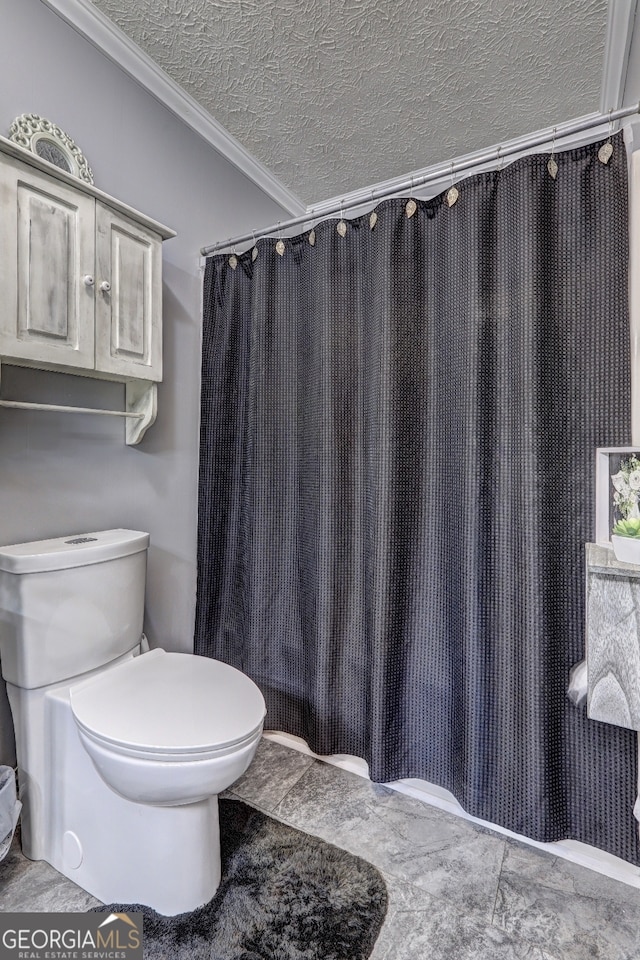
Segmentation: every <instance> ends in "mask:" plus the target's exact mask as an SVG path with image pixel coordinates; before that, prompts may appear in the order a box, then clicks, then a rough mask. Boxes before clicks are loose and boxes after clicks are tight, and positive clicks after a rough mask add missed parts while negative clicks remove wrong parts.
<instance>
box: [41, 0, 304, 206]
mask: <svg viewBox="0 0 640 960" xmlns="http://www.w3.org/2000/svg"><path fill="white" fill-rule="evenodd" d="M41 2H42V3H44V4H45V6H47V7H49V8H50V9H51V10H52V11H53V12H54V13H55V14H57V16H59V17H60V18H61V19H62V20H64V21H65V22H66V23H68V24H69V26H71V27H73V29H74V30H76V31H77V32H78V33H79V34H80V35H81V36H83V37H84V38H85V39H86V40H88V41H89V42H90V43H91V44H93V46H94V47H96V48H97V49H98V50H99V51H100V52H101V53H102V54H104V56H106V57H107V58H108V59H109V60H111V61H112V62H113V63H115V64H116V66H118V67H120V68H121V69H122V70H123V71H124V72H125V73H126V74H128V76H130V77H131V78H132V79H133V80H135V81H136V83H139V84H140V86H141V87H143V88H144V89H145V90H147V91H148V92H149V93H150V94H151V95H152V96H153V97H154V98H155V99H156V100H158V101H159V102H160V103H161V104H162V105H163V106H164V107H166V108H167V110H169V111H170V112H171V113H173V114H174V115H175V116H176V117H178V119H180V120H181V121H182V122H183V123H184V124H185V125H186V126H187V127H189V128H190V129H191V130H193V131H194V132H195V133H197V134H198V135H199V136H200V137H202V139H203V140H205V141H206V142H207V143H208V144H209V145H210V146H211V147H213V148H214V150H216V151H217V152H218V153H220V154H221V155H222V156H223V157H224V158H225V159H226V160H228V161H229V163H231V164H233V166H234V167H236V169H237V170H239V171H240V172H241V173H243V174H244V175H245V176H246V177H248V178H249V179H250V180H251V181H252V182H253V183H255V184H256V186H258V187H259V188H260V189H261V190H262V191H263V192H264V193H265V194H266V195H267V196H268V197H270V198H271V199H272V200H273V201H274V203H277V204H278V205H279V206H280V207H283V209H284V210H286V211H287V212H288V213H291V214H292V215H293V216H298V215H300V214H302V213H304V211H305V209H306V206H305V204H303V203H302V201H301V200H300V199H299V198H298V197H296V196H295V194H293V193H291V191H289V190H287V188H286V187H285V186H284V185H283V184H282V183H281V182H280V181H279V180H278V179H277V178H276V177H274V176H273V174H272V173H271V172H270V171H269V170H268V169H267V168H266V167H265V166H264V165H263V164H261V163H260V162H259V161H258V160H256V159H255V157H253V156H252V155H251V154H250V153H249V152H248V151H247V150H245V148H244V147H243V146H242V144H241V143H239V142H238V141H237V140H236V139H235V137H232V136H231V134H230V133H229V132H228V131H227V130H225V128H224V127H223V126H222V125H221V124H219V123H218V122H217V121H216V120H215V119H214V118H213V117H212V116H211V114H210V113H207V111H206V110H204V109H203V108H202V107H201V106H200V104H199V103H197V101H196V100H194V99H193V97H191V96H189V94H188V93H186V92H185V91H184V90H183V89H182V88H181V87H180V86H178V84H177V83H176V82H175V81H174V80H172V79H171V77H169V76H168V74H166V73H165V72H164V71H163V70H162V69H161V68H160V67H159V66H158V65H157V64H156V63H154V61H153V60H152V59H151V58H150V57H148V56H147V54H146V53H144V51H142V50H141V49H140V47H138V46H137V44H135V43H134V42H133V41H132V40H130V39H129V37H127V36H126V34H124V33H123V32H122V30H120V29H119V28H118V27H117V26H116V25H115V24H114V23H112V22H111V20H109V19H108V17H105V15H104V14H103V13H102V12H101V11H100V10H98V9H97V7H95V6H94V4H93V3H91V2H90V0H41Z"/></svg>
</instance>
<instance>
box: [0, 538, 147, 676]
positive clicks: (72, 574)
mask: <svg viewBox="0 0 640 960" xmlns="http://www.w3.org/2000/svg"><path fill="white" fill-rule="evenodd" d="M148 545H149V534H148V533H142V532H140V531H138V530H102V531H99V532H98V533H83V534H75V535H73V536H68V537H60V538H59V539H55V540H39V541H36V542H33V543H19V544H14V545H12V546H7V547H0V661H1V664H2V676H3V677H4V679H5V680H6V681H7V682H8V683H13V684H15V685H16V686H18V687H24V688H27V689H32V688H34V687H42V686H45V685H47V684H50V683H57V682H59V681H62V680H67V679H70V678H72V677H76V676H80V674H83V673H86V672H87V671H88V670H93V669H95V668H96V667H100V666H103V665H104V664H107V663H109V662H110V661H111V660H115V659H116V657H119V656H121V655H122V654H124V653H127V652H128V651H129V650H132V649H133V648H134V647H135V646H136V644H137V643H139V641H140V637H141V634H142V620H143V614H144V590H145V579H146V567H147V548H148Z"/></svg>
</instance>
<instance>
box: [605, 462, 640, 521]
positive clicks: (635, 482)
mask: <svg viewBox="0 0 640 960" xmlns="http://www.w3.org/2000/svg"><path fill="white" fill-rule="evenodd" d="M611 483H612V484H613V488H614V494H613V505H614V508H615V511H616V514H617V515H618V517H619V518H620V519H619V520H618V522H617V523H616V524H615V526H614V528H613V532H614V533H615V534H617V535H618V536H620V537H637V536H640V530H639V531H637V532H632V530H633V528H632V527H628V526H626V524H627V523H628V521H630V520H638V521H639V522H640V509H639V508H638V498H639V497H640V460H639V459H638V457H636V455H635V454H633V455H632V456H630V457H629V458H628V459H627V460H623V461H622V463H621V464H620V469H619V470H618V472H617V473H614V474H613V476H612V477H611Z"/></svg>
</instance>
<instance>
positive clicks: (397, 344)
mask: <svg viewBox="0 0 640 960" xmlns="http://www.w3.org/2000/svg"><path fill="white" fill-rule="evenodd" d="M598 146H599V145H598V144H595V145H588V146H586V147H581V148H578V149H574V150H570V151H566V152H564V153H560V154H557V155H556V157H555V160H556V163H557V175H556V176H555V178H554V177H553V176H552V175H551V173H550V172H549V168H548V166H547V163H548V160H549V157H548V156H542V155H540V156H529V157H525V158H522V159H519V160H517V161H516V162H514V163H513V164H511V165H510V166H508V167H506V168H505V169H503V170H500V171H494V172H491V173H483V174H480V175H478V176H474V177H471V178H469V179H467V180H464V181H463V182H461V183H459V184H458V190H459V197H458V199H457V201H456V202H455V203H454V204H453V205H452V206H449V203H448V202H447V195H446V194H443V195H442V196H439V197H436V198H435V199H433V200H429V201H413V200H411V201H410V203H409V204H407V199H406V198H404V199H393V200H388V201H386V202H383V203H381V204H380V205H379V206H378V207H377V208H376V211H375V215H374V216H370V214H369V213H367V214H366V215H364V216H361V217H358V218H356V219H353V220H348V221H340V222H339V223H338V222H337V221H336V220H330V221H326V222H323V223H320V224H318V225H316V227H315V229H314V230H313V231H306V232H305V233H303V234H301V235H300V236H297V237H294V238H290V239H286V240H277V239H269V240H263V241H260V242H259V243H258V244H257V246H256V248H254V250H253V251H247V252H246V253H245V254H243V255H241V256H235V255H234V256H232V257H229V256H228V255H225V256H216V257H212V258H210V259H209V260H208V261H207V266H206V276H205V294H204V331H203V334H204V340H203V366H202V421H201V460H200V498H199V548H198V549H199V553H198V563H199V571H198V596H197V613H196V636H195V649H196V652H197V653H199V654H203V655H207V656H213V657H217V658H219V659H222V660H225V661H227V662H228V663H231V664H233V665H234V666H236V667H238V668H239V669H240V670H243V671H244V672H245V673H246V674H248V675H249V676H250V677H252V678H253V679H254V680H255V681H256V683H257V684H258V685H259V686H260V688H261V690H262V691H263V694H264V696H265V699H266V702H267V707H268V714H267V720H266V727H267V728H268V729H276V730H281V731H286V732H288V733H291V734H295V735H297V736H300V737H303V738H304V739H305V740H306V741H307V742H308V743H309V745H310V747H311V749H312V750H313V751H315V752H316V753H318V754H333V753H343V754H353V755H356V756H358V757H362V758H364V759H366V760H367V762H368V764H369V769H370V775H371V777H372V779H373V780H375V781H393V780H397V779H399V778H405V777H417V778H421V779H425V780H428V781H430V782H432V783H435V784H439V785H440V786H442V787H445V788H446V789H448V790H450V791H451V792H452V793H453V794H454V795H455V796H456V797H457V799H458V800H459V802H460V803H461V804H462V806H463V807H464V808H465V809H466V810H467V811H468V812H469V813H471V814H472V815H474V816H476V817H480V818H482V819H484V820H488V821H492V822H494V823H497V824H500V825H502V826H504V827H507V828H509V829H510V830H513V831H515V832H517V833H520V834H524V835H526V836H529V837H532V838H534V839H536V840H540V841H550V840H557V839H561V838H567V837H572V838H575V839H578V840H582V841H585V842H587V843H590V844H592V845H595V846H598V847H601V848H603V849H605V850H608V851H610V852H611V853H614V854H616V855H617V856H620V857H622V858H624V859H627V860H631V861H633V862H639V859H640V857H639V850H638V843H637V836H636V828H635V827H636V825H635V821H634V819H633V815H632V809H633V803H634V799H635V781H636V767H635V764H636V760H635V737H634V735H633V734H632V733H630V732H628V731H624V730H620V729H617V728H614V727H611V726H608V725H606V724H600V723H597V722H594V721H591V720H588V719H587V717H586V714H585V712H584V710H582V711H581V710H578V709H576V708H575V707H574V706H573V705H572V704H571V703H570V701H569V700H568V699H567V696H566V687H567V682H568V674H569V670H570V668H571V666H572V665H573V664H574V663H575V662H576V661H578V660H580V659H581V658H582V657H583V656H584V615H585V603H584V570H583V565H584V543H585V542H586V541H589V540H591V539H592V538H593V530H594V517H593V503H594V461H595V448H596V447H597V446H618V445H624V444H627V443H628V442H629V439H630V409H629V408H630V356H629V322H628V308H627V266H628V264H627V257H628V251H627V226H628V225H627V194H626V189H627V186H626V156H625V148H624V144H623V142H622V139H621V136H618V137H616V138H614V152H613V156H612V157H611V159H610V160H609V162H608V163H606V164H604V163H602V162H601V161H600V160H599V159H598Z"/></svg>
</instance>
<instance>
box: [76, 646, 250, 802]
mask: <svg viewBox="0 0 640 960" xmlns="http://www.w3.org/2000/svg"><path fill="white" fill-rule="evenodd" d="M69 696H70V704H71V712H72V714H73V717H74V719H75V722H76V725H77V727H78V733H79V736H80V741H81V743H82V744H83V746H84V748H85V750H86V751H87V753H88V754H89V756H90V757H91V760H92V761H93V764H94V766H95V768H96V770H97V771H98V773H99V774H100V776H101V777H102V779H103V780H104V782H105V783H106V784H107V785H108V786H110V787H111V788H112V789H114V790H115V791H116V792H117V793H119V794H120V796H122V797H124V798H125V799H127V800H132V801H134V802H135V803H152V804H158V805H162V806H176V805H181V804H185V803H194V802H196V801H198V800H202V799H204V798H206V797H209V796H211V795H212V794H218V793H220V792H221V791H222V790H225V789H226V788H227V787H228V786H230V785H231V784H232V783H234V782H235V781H236V780H237V779H238V777H240V776H242V774H243V773H244V772H245V770H246V769H247V767H248V766H249V763H250V762H251V759H252V758H253V755H254V753H255V750H256V747H257V744H258V741H259V739H260V736H261V733H262V724H263V719H264V714H265V707H264V700H263V699H262V694H261V693H260V691H259V690H258V688H257V687H256V685H255V684H254V683H253V682H252V681H251V680H249V678H248V677H245V676H244V674H242V673H240V672H239V671H238V670H235V669H234V668H233V667H230V666H228V665H227V664H225V663H220V662H219V661H217V660H210V659H208V658H207V657H198V656H194V655H191V654H185V653H165V651H164V650H153V651H151V652H149V653H147V654H145V655H144V656H140V657H137V658H135V659H131V660H129V661H127V662H125V663H122V664H119V665H118V666H115V667H112V668H111V669H110V670H107V671H105V672H103V673H101V674H100V675H99V676H97V677H94V678H92V679H90V680H86V681H85V682H83V683H78V684H74V685H73V686H72V687H71V688H70V691H69Z"/></svg>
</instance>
